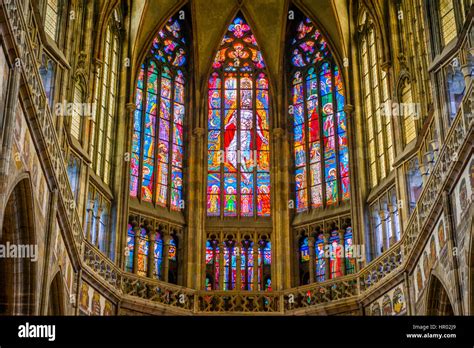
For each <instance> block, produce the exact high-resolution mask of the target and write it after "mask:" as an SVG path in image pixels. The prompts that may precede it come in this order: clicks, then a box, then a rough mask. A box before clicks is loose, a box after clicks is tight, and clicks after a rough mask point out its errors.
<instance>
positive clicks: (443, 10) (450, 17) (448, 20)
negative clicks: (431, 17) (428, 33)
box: [439, 0, 457, 46]
mask: <svg viewBox="0 0 474 348" xmlns="http://www.w3.org/2000/svg"><path fill="white" fill-rule="evenodd" d="M439 19H440V27H441V38H442V43H443V46H446V45H447V44H448V43H450V42H451V41H452V40H454V38H456V36H457V30H456V16H455V10H454V3H453V0H439Z"/></svg>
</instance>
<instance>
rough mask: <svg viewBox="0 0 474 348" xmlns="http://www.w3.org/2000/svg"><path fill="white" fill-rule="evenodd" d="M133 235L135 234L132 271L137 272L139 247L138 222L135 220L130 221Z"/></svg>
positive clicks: (139, 230)
mask: <svg viewBox="0 0 474 348" xmlns="http://www.w3.org/2000/svg"><path fill="white" fill-rule="evenodd" d="M132 227H133V235H134V236H135V243H134V245H133V273H135V274H137V273H138V249H139V247H140V234H141V228H140V224H139V223H138V222H137V221H136V220H133V221H132Z"/></svg>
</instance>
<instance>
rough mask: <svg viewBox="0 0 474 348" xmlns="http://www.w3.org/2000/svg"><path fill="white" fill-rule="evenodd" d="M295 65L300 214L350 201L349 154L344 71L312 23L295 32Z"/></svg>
mask: <svg viewBox="0 0 474 348" xmlns="http://www.w3.org/2000/svg"><path fill="white" fill-rule="evenodd" d="M290 61H291V72H290V81H291V86H290V91H291V95H290V103H291V105H290V114H291V116H292V118H293V119H292V122H293V129H294V158H295V182H296V210H297V212H302V211H307V210H309V209H311V208H321V207H326V206H331V205H337V204H339V202H344V201H348V200H349V199H350V187H349V185H350V183H349V149H348V143H347V120H346V114H345V112H344V104H345V97H344V90H343V83H342V76H341V71H340V70H339V67H338V66H337V65H336V63H335V61H334V59H333V56H332V54H331V51H330V50H329V47H328V44H327V41H326V40H325V39H324V38H323V35H322V34H321V32H320V31H319V30H318V29H317V28H316V27H315V25H314V24H313V23H312V22H311V20H310V19H309V18H305V19H303V20H302V21H301V22H299V24H298V25H297V27H296V28H295V33H294V36H293V38H292V41H291V49H290Z"/></svg>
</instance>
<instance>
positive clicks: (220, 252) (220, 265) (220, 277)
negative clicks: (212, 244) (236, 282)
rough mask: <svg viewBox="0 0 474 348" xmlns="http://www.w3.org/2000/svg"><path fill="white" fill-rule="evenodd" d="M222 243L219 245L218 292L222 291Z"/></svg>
mask: <svg viewBox="0 0 474 348" xmlns="http://www.w3.org/2000/svg"><path fill="white" fill-rule="evenodd" d="M224 246H225V245H224V242H220V243H219V288H220V289H218V290H223V289H224V273H225V267H224Z"/></svg>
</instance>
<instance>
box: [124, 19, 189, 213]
mask: <svg viewBox="0 0 474 348" xmlns="http://www.w3.org/2000/svg"><path fill="white" fill-rule="evenodd" d="M186 58H187V47H186V40H185V37H184V33H183V27H182V25H181V24H180V22H179V21H178V20H177V19H174V18H171V19H170V20H169V21H168V22H167V23H166V24H165V27H164V28H163V29H162V30H161V31H160V32H159V33H158V35H157V36H156V38H155V39H154V40H153V43H152V47H151V50H150V52H149V54H148V56H147V57H146V58H145V61H144V63H143V64H142V66H141V69H140V72H139V76H138V82H137V89H136V111H135V116H134V122H133V125H134V132H133V139H132V156H131V168H130V169H131V173H130V196H132V197H137V198H139V199H140V200H141V201H142V202H151V203H153V204H156V205H160V206H163V207H170V208H171V210H181V209H182V208H183V198H182V197H183V194H182V187H183V122H184V116H185V95H186V61H187V59H186Z"/></svg>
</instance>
